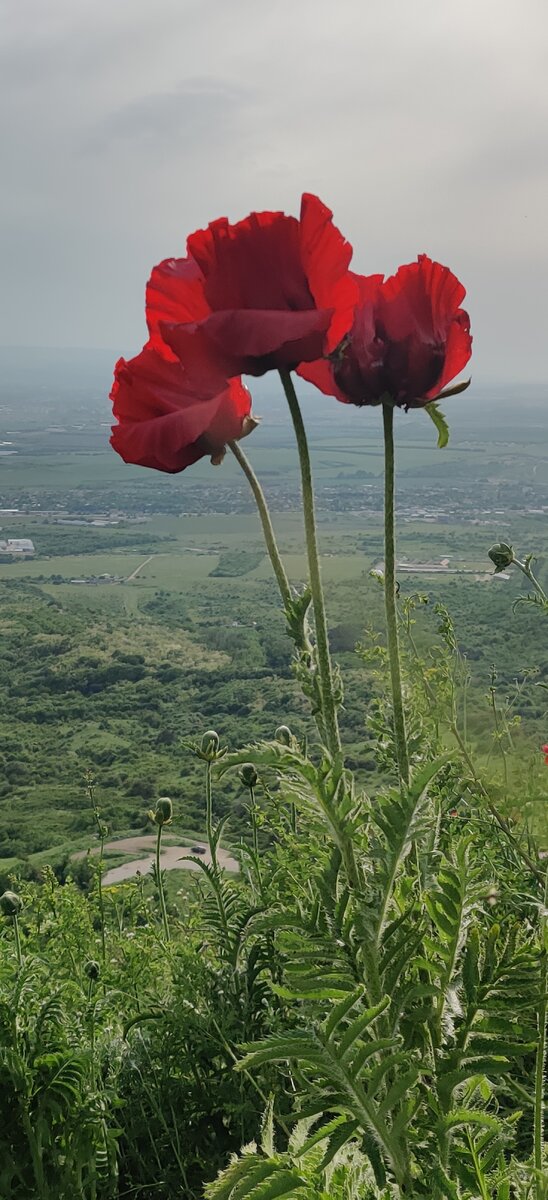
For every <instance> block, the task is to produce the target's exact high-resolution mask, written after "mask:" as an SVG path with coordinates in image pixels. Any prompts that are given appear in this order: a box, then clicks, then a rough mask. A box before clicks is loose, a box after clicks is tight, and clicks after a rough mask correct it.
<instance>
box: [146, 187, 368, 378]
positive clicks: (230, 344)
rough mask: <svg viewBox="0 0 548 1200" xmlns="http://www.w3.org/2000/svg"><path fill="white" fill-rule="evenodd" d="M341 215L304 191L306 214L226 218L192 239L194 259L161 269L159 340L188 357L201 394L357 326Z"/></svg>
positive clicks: (155, 332)
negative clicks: (337, 221)
mask: <svg viewBox="0 0 548 1200" xmlns="http://www.w3.org/2000/svg"><path fill="white" fill-rule="evenodd" d="M332 215H333V214H332V213H331V211H330V210H329V209H328V208H326V206H325V205H324V204H322V202H321V201H320V200H318V198H317V197H316V196H311V195H304V196H303V198H302V204H301V215H300V219H299V220H297V219H296V218H295V217H287V216H285V214H284V213H280V212H263V213H251V214H250V215H249V216H248V217H246V218H245V220H243V221H240V222H239V223H238V224H237V225H231V224H229V222H228V221H227V220H226V218H224V217H223V218H221V219H220V220H218V221H213V222H212V223H211V224H210V225H209V226H208V227H207V229H202V230H199V231H198V232H197V233H194V234H192V236H191V237H189V239H188V242H187V251H188V255H187V257H186V258H182V259H173V258H172V259H167V260H166V261H165V262H162V263H160V264H159V266H157V267H155V268H154V270H153V272H152V276H151V278H150V281H149V284H148V288H147V301H146V307H147V322H148V326H149V330H150V337H151V344H152V345H153V346H154V347H155V348H156V349H157V350H158V352H159V353H160V354H163V355H164V356H167V357H175V358H177V359H178V360H179V361H180V362H181V363H182V364H183V366H184V369H185V375H186V377H187V379H188V381H189V384H190V385H191V386H192V387H193V388H195V389H197V390H198V391H199V392H200V394H203V395H212V394H214V393H215V392H218V391H219V389H220V387H221V386H222V384H223V381H224V380H226V379H230V378H232V377H233V376H235V375H241V374H248V375H263V374H264V373H265V372H266V371H269V370H271V369H274V368H277V369H279V368H282V367H283V368H286V369H291V368H293V367H296V366H297V365H298V364H299V363H300V362H304V361H310V360H312V359H317V358H319V357H320V356H321V355H322V354H324V353H330V352H331V351H332V350H334V348H335V347H336V346H337V345H338V344H339V342H340V341H341V339H342V338H343V336H344V335H345V334H346V333H347V332H348V330H349V328H350V325H351V323H352V315H353V311H354V307H355V304H356V300H357V286H356V283H355V280H354V276H352V275H351V274H350V273H349V272H348V265H349V262H350V259H351V257H352V247H351V246H350V245H349V243H348V242H346V241H345V239H344V238H343V237H342V234H340V233H339V231H338V229H336V228H335V226H334V225H333V223H332ZM167 347H169V349H167Z"/></svg>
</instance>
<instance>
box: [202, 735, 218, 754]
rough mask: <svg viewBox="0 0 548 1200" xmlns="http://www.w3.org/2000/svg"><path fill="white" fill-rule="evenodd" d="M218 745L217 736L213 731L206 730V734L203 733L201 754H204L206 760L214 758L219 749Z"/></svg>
mask: <svg viewBox="0 0 548 1200" xmlns="http://www.w3.org/2000/svg"><path fill="white" fill-rule="evenodd" d="M219 744H220V739H219V734H218V733H216V732H215V730H214V729H208V731H207V733H204V736H203V738H202V754H204V755H205V756H206V758H215V755H216V753H217V751H218V749H219Z"/></svg>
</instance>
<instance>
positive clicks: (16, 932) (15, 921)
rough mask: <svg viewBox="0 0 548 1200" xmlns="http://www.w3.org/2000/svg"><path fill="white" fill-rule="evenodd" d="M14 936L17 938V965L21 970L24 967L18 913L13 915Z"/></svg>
mask: <svg viewBox="0 0 548 1200" xmlns="http://www.w3.org/2000/svg"><path fill="white" fill-rule="evenodd" d="M13 936H14V938H15V952H16V954H17V964H18V966H19V968H21V967H22V966H23V954H22V951H21V935H20V933H19V921H18V919H17V913H14V914H13Z"/></svg>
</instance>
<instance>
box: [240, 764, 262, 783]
mask: <svg viewBox="0 0 548 1200" xmlns="http://www.w3.org/2000/svg"><path fill="white" fill-rule="evenodd" d="M240 779H241V781H242V783H243V785H244V787H247V788H254V787H256V786H257V782H258V779H259V776H258V775H257V772H256V770H255V767H254V766H253V763H244V765H243V767H242V769H241V771H240Z"/></svg>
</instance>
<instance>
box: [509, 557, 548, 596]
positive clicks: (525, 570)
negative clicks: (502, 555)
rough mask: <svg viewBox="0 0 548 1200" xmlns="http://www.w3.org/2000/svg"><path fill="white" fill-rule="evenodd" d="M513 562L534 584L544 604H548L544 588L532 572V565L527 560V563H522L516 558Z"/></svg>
mask: <svg viewBox="0 0 548 1200" xmlns="http://www.w3.org/2000/svg"><path fill="white" fill-rule="evenodd" d="M527 557H529V556H527ZM512 561H513V562H514V563H515V565H516V567H519V569H520V571H522V572H523V574H524V575H525V578H526V579H528V580H529V583H532V585H533V587H534V589H535V591H536V592H537V594H538V595H539V596H540V598H541V600H544V602H545V603H546V604H548V596H547V595H546V592H545V591H544V588H542V587H541V585H540V583H539V581H538V579H537V577H536V575H534V574H533V572H532V570H531V564H530V562H528V561H527V558H526V559H525V562H520V560H519V558H514V559H513V560H512Z"/></svg>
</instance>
